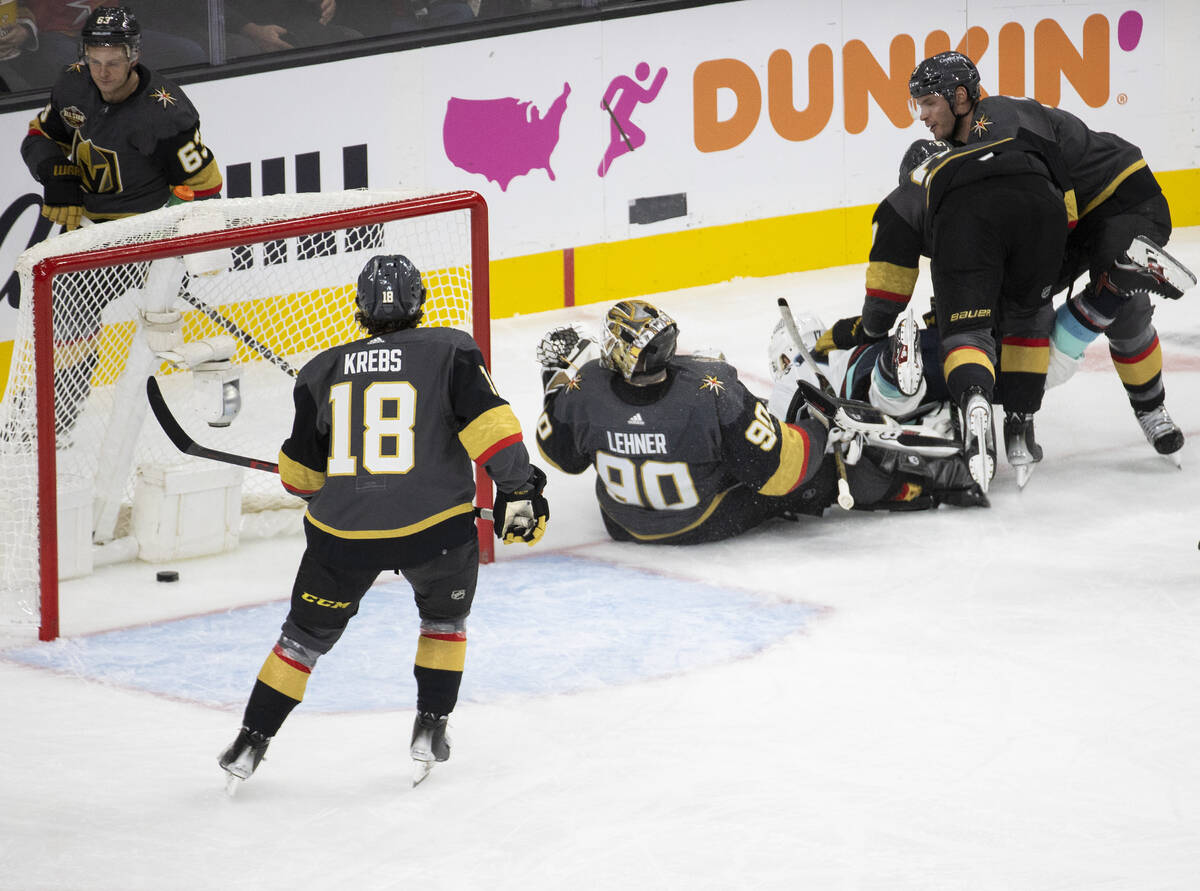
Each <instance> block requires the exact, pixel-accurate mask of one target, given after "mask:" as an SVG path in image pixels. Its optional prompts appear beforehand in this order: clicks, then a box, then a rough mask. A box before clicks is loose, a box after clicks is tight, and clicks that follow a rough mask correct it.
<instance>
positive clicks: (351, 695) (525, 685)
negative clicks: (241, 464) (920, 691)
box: [3, 554, 822, 712]
mask: <svg viewBox="0 0 1200 891" xmlns="http://www.w3.org/2000/svg"><path fill="white" fill-rule="evenodd" d="M821 611H822V610H821V608H820V607H816V606H813V605H810V604H801V603H773V602H768V601H767V600H766V599H764V598H763V597H761V596H759V595H756V594H755V593H754V592H752V591H745V590H738V589H733V588H725V587H720V586H716V585H709V584H704V583H701V582H696V581H695V580H693V579H684V578H673V577H670V576H664V575H660V574H658V573H654V572H650V571H646V570H642V569H637V568H633V567H628V566H622V565H619V564H611V563H606V562H601V561H597V560H592V559H588V558H584V557H578V556H570V555H561V554H557V555H547V556H545V557H531V558H526V559H522V560H520V561H512V562H506V563H493V564H489V565H487V566H484V567H481V569H480V580H479V588H478V590H477V593H476V596H475V603H474V608H473V610H472V613H471V617H470V619H469V620H468V623H467V639H468V645H467V666H466V671H465V673H464V675H463V685H462V691H461V694H460V701H462V702H475V703H487V702H495V701H498V700H501V699H507V698H511V697H521V696H545V695H552V694H558V693H570V692H580V691H586V690H593V689H598V688H601V687H607V686H612V685H618V684H630V683H636V682H638V681H645V680H650V679H654V678H662V677H668V676H671V675H677V674H682V673H685V672H689V671H694V670H696V669H700V668H705V667H708V666H713V665H719V664H722V663H726V662H731V661H734V660H737V659H742V658H746V657H748V656H751V655H753V654H755V653H757V652H759V651H761V650H763V649H765V648H766V647H768V646H770V645H771V644H773V643H775V642H776V641H778V640H781V639H782V638H784V637H786V636H788V635H790V634H792V633H794V632H796V631H798V630H801V629H803V628H805V627H806V626H807V625H808V624H809V623H810V621H811V620H812V619H814V618H815V617H816V616H818V615H819V614H820V613H821ZM286 613H287V604H286V602H284V603H267V604H261V605H257V606H250V607H244V608H241V609H234V610H229V611H226V612H222V613H212V614H207V615H203V616H193V617H189V618H184V619H177V620H173V621H168V622H159V623H156V624H152V625H145V626H139V627H136V628H128V629H122V630H119V631H111V632H105V633H102V634H95V635H90V636H87V637H81V638H72V639H62V640H59V641H55V642H53V643H50V644H38V645H35V646H31V647H27V648H23V649H16V650H9V651H7V652H5V653H4V654H3V655H4V658H5V659H6V660H9V661H13V662H18V663H21V664H25V665H30V666H35V667H41V668H47V669H52V670H55V671H59V672H61V673H64V674H69V675H73V676H77V677H82V678H87V679H89V680H95V681H99V682H101V683H107V684H112V685H116V686H120V687H126V688H132V689H136V690H142V691H146V692H149V693H154V694H157V695H162V696H169V697H170V698H172V699H176V700H184V701H192V702H197V703H200V704H204V705H208V706H213V707H218V708H240V707H241V706H242V705H243V704H244V703H245V700H246V697H247V696H248V695H249V692H250V688H251V686H252V685H253V683H254V678H255V677H256V676H257V674H258V670H259V668H260V667H261V665H262V662H263V659H264V658H265V657H266V654H267V653H268V651H269V650H270V648H271V646H272V645H273V644H274V642H275V640H276V638H277V636H278V633H279V626H280V624H281V623H282V622H283V619H284V616H285V615H286ZM417 634H418V619H417V613H416V608H415V606H414V605H413V602H412V591H411V589H410V588H409V586H408V584H407V583H406V582H404V581H403V580H402V579H396V580H388V581H384V582H382V583H379V584H377V585H376V586H375V587H373V588H372V589H371V590H370V591H369V592H368V593H367V595H366V597H364V598H363V601H362V605H361V607H360V609H359V613H358V615H357V616H356V617H355V618H354V619H353V620H351V622H350V625H349V627H348V628H347V629H346V633H345V634H344V635H343V636H342V639H341V640H340V641H339V643H338V645H337V646H336V647H335V648H334V649H333V651H332V652H330V653H328V654H327V655H325V656H323V657H321V660H320V662H319V663H318V664H317V666H316V668H315V670H314V671H313V677H312V680H311V681H310V683H309V685H308V690H307V693H306V695H305V699H304V706H303V707H304V709H305V710H306V711H320V712H345V711H375V710H397V709H398V710H404V709H411V708H412V707H413V704H414V702H415V700H416V684H415V682H414V680H413V676H412V659H413V654H414V651H415V648H416V640H417Z"/></svg>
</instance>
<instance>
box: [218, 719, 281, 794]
mask: <svg viewBox="0 0 1200 891" xmlns="http://www.w3.org/2000/svg"><path fill="white" fill-rule="evenodd" d="M270 744H271V738H270V737H269V736H263V735H262V734H261V733H259V732H258V731H256V730H250V729H248V728H246V727H243V728H242V729H241V730H239V731H238V735H237V739H235V740H234V741H233V742H232V743H230V744H229V748H227V749H226V750H225V751H224V752H222V753H221V755H220V757H218V758H217V763H218V764H220V765H221V769H222V770H224V771H225V773H226V778H225V793H226V794H227V795H229V796H230V797H233V796H234V795H235V794H236V793H237V790H238V786H240V785H241V784H242V781H243V780H246V779H248V778H249V777H250V775H251V774H252V773H254V771H255V770H256V769H257V768H258V765H259V763H260V762H261V761H262V760H263V756H264V755H266V754H267V746H269V745H270Z"/></svg>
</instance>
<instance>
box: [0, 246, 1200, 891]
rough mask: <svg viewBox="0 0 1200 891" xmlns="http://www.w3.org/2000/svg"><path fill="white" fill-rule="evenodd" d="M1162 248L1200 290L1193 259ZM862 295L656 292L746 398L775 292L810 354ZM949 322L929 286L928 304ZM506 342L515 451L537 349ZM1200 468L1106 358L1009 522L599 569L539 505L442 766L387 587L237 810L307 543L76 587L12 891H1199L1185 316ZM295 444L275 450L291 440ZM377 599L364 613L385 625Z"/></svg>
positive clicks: (30, 764) (12, 735) (591, 321)
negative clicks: (421, 775)
mask: <svg viewBox="0 0 1200 891" xmlns="http://www.w3.org/2000/svg"><path fill="white" fill-rule="evenodd" d="M1170 249H1171V250H1172V252H1173V253H1175V255H1176V256H1177V257H1179V258H1180V259H1181V260H1183V261H1184V262H1185V263H1187V264H1188V265H1189V266H1190V267H1191V268H1192V269H1197V270H1200V229H1195V228H1193V229H1185V230H1180V231H1178V232H1177V233H1176V235H1175V237H1174V238H1173V240H1172V242H1171V245H1170ZM863 269H864V267H863V266H851V267H844V268H841V269H830V270H820V271H815V272H809V273H801V274H794V275H788V276H781V277H778V278H772V279H755V280H737V281H733V282H728V283H725V284H721V285H717V286H712V287H705V288H697V289H691V290H687V291H678V292H672V293H669V294H662V295H655V296H654V297H653V298H652V299H653V300H654V302H656V303H657V304H658V305H660V306H661V307H662V308H664V309H666V310H668V311H669V312H670V313H671V314H672V315H674V316H675V317H676V319H677V320H678V321H679V324H680V329H681V336H680V344H681V348H682V349H684V350H687V349H691V348H698V347H710V346H711V347H718V348H720V349H722V350H723V351H724V352H725V354H726V356H727V358H728V359H729V361H730V362H732V363H733V364H734V365H735V366H737V368H738V369H739V371H740V372H741V376H742V378H743V380H744V381H745V382H746V383H747V384H748V385H749V386H750V388H751V389H752V390H754V391H755V392H757V393H758V394H759V395H761V396H764V397H765V396H766V395H767V393H768V392H769V383H770V380H769V376H768V373H767V367H766V344H767V339H768V336H769V334H770V331H771V328H772V327H773V325H774V323H775V321H776V319H777V312H776V298H777V297H779V296H786V297H787V298H788V299H789V301H790V303H791V304H792V306H793V307H794V308H795V309H797V310H798V311H807V312H813V313H816V314H818V315H819V316H821V317H822V318H823V319H824V320H825V321H826V322H827V323H832V322H833V321H834V320H836V319H837V318H839V317H841V316H845V315H852V314H854V313H856V312H857V311H858V307H859V306H860V302H861V295H862V278H863ZM927 298H928V278H927V276H925V275H923V276H922V278H921V281H920V282H919V284H918V289H917V304H918V305H923V304H924V302H925V301H926V300H927ZM606 308H607V306H606V305H588V306H584V307H580V308H577V309H570V310H561V311H556V312H552V313H542V314H537V315H530V316H525V317H519V318H515V319H505V320H500V321H497V322H495V323H494V325H493V338H494V351H493V352H494V360H493V367H494V376H495V379H496V383H497V386H498V387H499V389H500V391H501V393H503V394H504V395H505V396H506V397H507V398H509V399H510V401H511V402H512V403H513V405H514V407H515V409H516V411H517V414H518V417H519V418H520V419H521V422H522V424H523V426H524V427H525V430H526V438H527V441H531V439H532V430H533V426H534V423H535V421H536V419H537V415H538V411H539V405H540V387H539V376H538V370H537V367H536V365H535V364H534V359H533V354H534V346H535V344H536V343H537V341H538V339H539V338H540V336H541V334H542V333H543V332H544V331H546V330H547V329H549V328H551V327H553V326H555V325H557V324H561V323H563V322H565V321H569V320H575V321H580V322H582V323H584V324H585V325H586V326H588V327H590V328H596V327H597V323H598V320H599V319H600V317H601V316H602V314H603V312H604V310H605V309H606ZM1156 324H1157V326H1158V330H1159V333H1160V337H1161V340H1162V343H1163V349H1164V354H1165V356H1166V374H1165V380H1166V383H1167V392H1168V401H1167V404H1168V407H1169V408H1170V410H1171V412H1172V414H1173V415H1174V417H1175V419H1176V420H1177V422H1178V423H1179V424H1180V426H1181V427H1182V428H1183V429H1184V431H1185V433H1186V434H1187V435H1188V437H1189V442H1188V444H1187V446H1185V448H1184V451H1183V469H1182V470H1180V469H1177V468H1176V467H1175V466H1174V465H1172V464H1170V463H1168V462H1167V461H1165V460H1164V459H1162V458H1159V457H1157V456H1156V455H1155V454H1154V452H1153V451H1152V450H1151V449H1150V447H1149V446H1148V445H1147V444H1146V442H1145V440H1144V439H1143V437H1142V434H1141V431H1140V430H1139V428H1138V426H1137V424H1136V422H1135V420H1134V417H1133V414H1132V412H1131V411H1130V409H1129V407H1128V403H1127V402H1126V399H1125V396H1124V393H1123V391H1122V389H1121V387H1120V384H1119V381H1118V379H1117V376H1116V374H1115V372H1114V371H1113V370H1112V367H1111V363H1110V362H1109V360H1108V358H1107V355H1106V350H1105V348H1104V347H1103V346H1102V344H1103V341H1102V340H1101V341H1099V342H1098V343H1097V344H1096V345H1093V348H1092V349H1091V350H1089V353H1088V356H1087V358H1086V360H1085V365H1084V368H1083V370H1082V371H1081V372H1080V373H1079V374H1077V375H1076V376H1075V377H1074V378H1073V379H1072V380H1071V381H1070V382H1068V383H1067V384H1066V385H1065V386H1063V387H1062V388H1059V389H1057V390H1053V391H1051V392H1050V393H1048V394H1047V397H1046V402H1045V406H1044V408H1043V411H1042V412H1041V414H1039V416H1038V438H1039V441H1040V442H1041V443H1042V444H1043V446H1044V447H1045V451H1046V458H1045V460H1044V461H1043V462H1042V464H1041V465H1040V466H1039V467H1038V468H1037V471H1036V473H1035V474H1034V476H1033V479H1032V480H1031V481H1030V483H1029V485H1028V486H1027V487H1026V489H1025V490H1024V491H1020V492H1019V491H1018V490H1017V488H1016V484H1015V479H1014V477H1013V474H1012V471H1011V469H1010V468H1009V467H1007V466H1006V465H1004V464H1003V462H1001V468H1000V471H999V473H998V475H997V477H996V479H995V481H994V482H993V487H992V507H991V508H990V509H987V510H984V509H966V510H964V509H954V508H947V507H943V508H941V509H939V510H937V511H933V512H925V513H919V514H911V515H894V514H893V515H886V514H871V513H859V512H855V513H849V514H848V513H845V512H842V511H840V510H839V509H837V508H836V507H835V508H831V509H830V510H829V511H827V513H826V515H825V516H824V517H823V518H821V519H808V520H805V521H802V522H799V523H785V522H777V523H772V524H770V525H768V526H765V527H763V528H761V529H759V530H756V531H755V532H753V533H751V534H748V535H746V536H744V537H742V538H739V539H735V540H732V541H728V542H723V543H719V544H713V545H708V546H702V547H694V548H688V549H674V548H666V547H650V546H636V545H628V544H615V543H612V542H610V541H609V540H608V539H607V537H606V535H605V533H604V530H603V527H602V525H601V522H600V518H599V515H598V513H597V509H596V507H595V502H594V499H593V496H592V484H593V478H594V477H593V474H592V473H591V472H590V471H589V472H588V473H586V474H584V475H582V476H579V477H567V476H564V475H563V474H560V473H557V472H554V471H551V472H550V484H549V487H548V489H547V495H548V497H549V499H550V503H551V510H552V517H551V521H550V527H549V531H548V532H547V534H546V536H545V538H544V540H543V542H542V543H541V544H540V545H538V546H537V547H536V548H533V549H529V548H526V547H525V546H523V545H516V546H510V547H500V546H498V562H497V563H496V564H495V565H493V566H490V567H484V568H483V570H482V571H481V576H480V583H479V593H478V595H477V597H476V601H475V611H474V613H473V615H472V619H471V624H470V625H469V626H468V630H469V637H470V646H469V648H468V657H467V671H466V675H465V678H464V682H463V698H462V702H461V703H460V706H459V708H458V710H457V711H456V713H455V715H454V716H453V718H452V719H451V728H452V737H453V740H454V755H453V758H452V759H451V760H450V761H449V762H448V763H446V764H444V765H441V766H439V767H438V768H437V770H435V771H434V773H433V775H432V776H431V777H430V778H429V779H428V780H427V781H426V782H425V783H424V784H423V785H422V786H420V787H419V788H417V789H412V788H410V781H409V759H408V757H407V745H408V736H409V731H410V728H411V724H412V716H413V712H412V679H411V670H412V656H413V650H414V647H415V642H416V633H417V622H416V611H415V609H414V608H413V607H412V605H411V600H410V599H409V596H408V594H407V592H406V590H405V589H404V586H403V585H397V584H396V582H395V581H394V580H393V579H394V577H390V576H385V577H381V580H380V584H379V585H378V586H377V589H376V590H373V591H372V593H371V594H370V595H368V599H367V603H365V604H364V611H363V614H362V615H361V616H360V617H358V618H357V619H356V620H355V622H354V623H352V624H351V627H350V629H349V631H348V632H347V634H346V637H345V638H344V639H343V641H342V643H341V644H340V646H339V649H337V650H335V651H334V653H332V654H330V656H329V657H327V659H326V660H324V661H322V663H321V664H320V665H318V667H317V669H316V671H315V672H314V674H313V679H312V681H311V683H310V684H309V699H308V700H307V701H306V702H305V703H304V704H302V705H301V706H300V707H299V708H298V709H297V710H296V711H295V712H294V713H293V714H292V717H291V718H290V719H289V720H288V722H287V723H286V724H285V725H284V728H283V730H282V731H281V733H280V734H279V736H278V737H277V738H276V739H275V741H274V742H273V743H272V746H271V749H270V752H269V753H268V756H267V760H266V761H264V762H263V765H262V766H261V767H260V768H259V771H258V773H257V774H256V775H255V776H254V777H253V778H252V779H251V780H250V781H248V782H247V783H246V784H245V785H244V786H243V787H242V789H241V791H240V792H239V794H238V796H237V797H236V798H235V799H232V800H230V799H228V798H227V797H226V796H225V794H224V791H223V776H222V773H221V771H220V770H219V768H218V767H217V765H216V760H215V759H216V755H217V753H218V751H219V750H220V749H222V748H223V747H224V746H225V745H226V744H227V743H228V742H229V741H230V739H232V737H233V735H234V733H235V732H236V729H237V726H238V723H239V720H240V717H241V709H242V705H243V703H244V698H245V695H246V694H247V693H248V692H249V689H250V686H251V684H252V682H253V678H254V675H255V673H256V672H257V669H258V666H259V665H260V664H261V662H262V659H263V658H264V657H265V655H266V653H267V651H268V650H269V648H270V646H271V644H272V643H273V642H274V639H275V634H276V629H277V626H278V623H279V622H280V621H281V620H282V618H283V616H284V613H285V612H286V596H287V593H288V591H289V590H290V587H291V581H292V576H293V572H294V568H295V565H296V561H297V559H298V557H299V554H300V551H301V548H302V539H301V537H300V536H299V535H295V536H290V537H285V538H282V539H277V540H272V541H266V542H255V543H251V544H247V545H244V546H243V547H242V548H241V549H240V550H239V551H238V552H236V553H233V554H229V555H225V556H221V557H216V558H207V559H198V560H190V561H181V562H179V563H177V564H176V565H173V566H172V567H171V568H174V569H178V570H179V571H180V574H181V579H180V581H179V582H178V583H176V584H173V585H164V584H158V583H156V582H155V581H154V571H155V569H156V568H157V567H153V566H150V565H148V564H130V565H125V566H117V567H107V568H104V569H101V570H99V571H97V572H96V573H95V574H94V575H93V576H91V577H89V578H87V579H82V580H77V581H72V582H68V583H66V584H65V585H64V591H63V633H64V635H65V637H64V639H63V640H62V641H60V642H58V643H55V644H48V645H47V644H36V643H34V642H33V640H32V632H27V633H10V632H5V633H4V635H3V636H0V647H3V649H2V650H0V709H2V711H3V718H2V719H0V753H2V754H0V889H5V891H8V889H12V891H38V889H71V891H74V889H87V891H109V889H112V891H117V889H121V891H131V889H155V891H157V889H262V888H268V887H303V888H322V889H323V888H354V889H377V888H378V889H382V888H397V889H400V888H403V889H422V891H433V889H489V891H490V889H561V888H571V889H576V891H579V889H629V888H637V889H642V888H655V889H659V888H672V889H676V888H677V889H689V891H690V889H713V891H723V889H731V888H747V889H750V888H753V889H763V888H772V889H774V888H780V889H784V888H786V889H795V888H804V889H810V888H811V889H822V891H826V889H831V891H839V889H862V891H866V889H878V891H900V889H913V891H942V889H945V891H963V889H971V891H1075V889H1080V891H1082V889H1088V891H1098V889H1114V891H1118V889H1119V891H1128V889H1137V891H1166V889H1177V891H1192V889H1195V888H1196V887H1200V584H1198V577H1200V551H1198V550H1197V540H1198V538H1200V522H1198V519H1200V512H1198V510H1197V500H1196V496H1197V487H1196V482H1195V480H1196V473H1197V468H1198V467H1200V458H1196V457H1195V455H1196V454H1197V452H1196V449H1197V448H1198V444H1200V291H1193V292H1191V293H1189V294H1188V295H1187V296H1186V297H1185V298H1184V299H1183V300H1181V301H1177V302H1159V303H1158V310H1157V314H1156ZM284 432H285V431H281V434H280V437H281V438H282V436H283V434H284ZM368 604H369V608H368Z"/></svg>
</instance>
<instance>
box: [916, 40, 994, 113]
mask: <svg viewBox="0 0 1200 891" xmlns="http://www.w3.org/2000/svg"><path fill="white" fill-rule="evenodd" d="M960 86H961V87H966V88H967V97H968V98H969V99H970V100H971V101H972V102H975V101H976V100H978V99H979V69H978V68H976V67H975V63H974V62H972V61H971V60H970V59H968V58H967V57H966V56H965V55H963V54H962V53H958V52H954V51H953V50H950V51H948V52H944V53H938V54H937V55H936V56H930V57H929V58H928V59H926V60H925V61H923V62H922V63H921V64H920V65H918V66H917V67H916V69H915V70H914V71H913V73H912V77H910V78H909V79H908V94H909V95H910V96H911V97H912V98H913V99H920V98H921V97H922V96H928V95H929V94H930V93H934V94H936V95H938V96H941V97H942V98H943V99H945V100H946V101H947V102H949V103H950V105H951V107H953V106H954V91H955V89H957V88H958V87H960Z"/></svg>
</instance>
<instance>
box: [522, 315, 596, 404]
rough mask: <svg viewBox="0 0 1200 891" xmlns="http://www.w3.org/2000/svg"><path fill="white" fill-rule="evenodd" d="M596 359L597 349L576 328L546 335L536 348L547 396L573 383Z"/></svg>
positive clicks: (549, 332)
mask: <svg viewBox="0 0 1200 891" xmlns="http://www.w3.org/2000/svg"><path fill="white" fill-rule="evenodd" d="M599 358H600V345H599V344H597V343H596V341H594V340H592V339H591V338H590V337H585V336H584V335H583V332H582V330H580V328H578V327H577V326H575V325H563V326H562V327H560V328H554V329H553V330H551V331H547V332H546V333H545V334H544V335H543V336H542V339H541V342H540V343H538V345H537V360H538V364H539V365H541V366H542V386H543V387H544V388H545V390H546V392H547V393H553V392H554V391H555V390H559V389H562V388H563V387H565V386H566V385H567V384H568V383H570V382H571V381H573V380H574V379H575V376H576V375H577V374H579V369H580V368H582V367H583V366H584V365H586V364H587V363H588V362H590V361H591V360H592V359H599Z"/></svg>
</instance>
